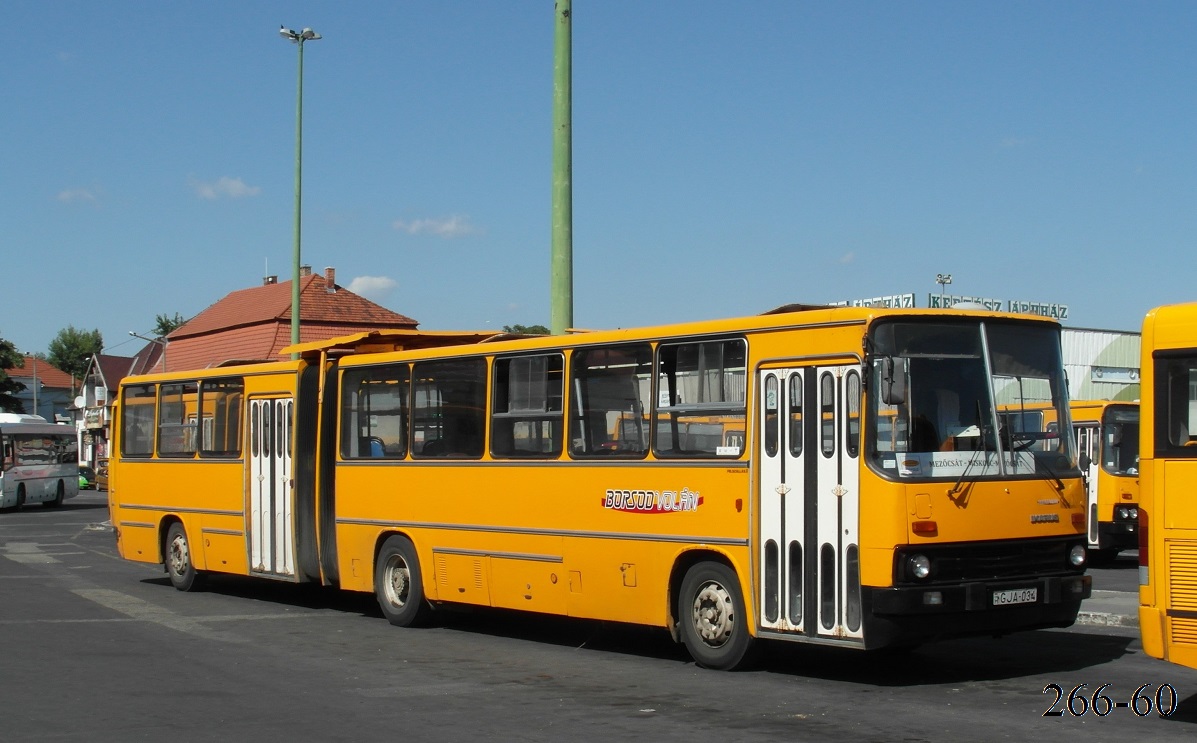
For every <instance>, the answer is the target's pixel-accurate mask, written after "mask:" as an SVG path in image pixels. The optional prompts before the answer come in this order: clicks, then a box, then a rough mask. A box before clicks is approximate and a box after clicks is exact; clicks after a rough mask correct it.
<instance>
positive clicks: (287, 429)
mask: <svg viewBox="0 0 1197 743" xmlns="http://www.w3.org/2000/svg"><path fill="white" fill-rule="evenodd" d="M294 409H295V401H294V399H293V398H290V397H275V398H260V399H253V400H250V403H249V416H250V419H249V431H250V448H249V508H250V513H249V521H250V523H249V557H250V570H251V571H252V572H254V573H266V574H269V575H286V576H292V575H294V574H295V526H294V520H293V519H292V513H291V505H292V493H291V490H292V487H291V478H292V474H291V451H292V449H291V447H292V439H293V424H292V420H293V418H292V416H293V412H294Z"/></svg>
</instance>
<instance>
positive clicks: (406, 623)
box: [374, 535, 430, 627]
mask: <svg viewBox="0 0 1197 743" xmlns="http://www.w3.org/2000/svg"><path fill="white" fill-rule="evenodd" d="M374 595H375V596H376V597H377V598H378V605H379V606H380V607H381V608H382V614H383V616H385V617H386V618H387V621H388V622H390V623H391V624H393V625H395V626H396V627H416V626H419V625H420V624H422V623H423V622H424V620H425V619H426V618H427V616H428V611H429V609H430V607H429V606H428V603H427V602H426V601H425V600H424V582H423V579H422V578H421V576H420V562H419V560H418V558H417V557H416V547H415V545H413V544H412V543H411V540H410V539H408V538H407V537H401V536H398V535H395V536H393V537H390V538H388V539H387V541H385V542H383V544H382V549H381V550H379V552H378V560H377V561H376V562H375V563H374Z"/></svg>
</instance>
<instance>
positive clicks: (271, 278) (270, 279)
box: [262, 276, 278, 286]
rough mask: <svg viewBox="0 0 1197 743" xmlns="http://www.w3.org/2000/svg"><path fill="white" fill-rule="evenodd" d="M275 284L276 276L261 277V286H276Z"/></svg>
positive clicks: (276, 281)
mask: <svg viewBox="0 0 1197 743" xmlns="http://www.w3.org/2000/svg"><path fill="white" fill-rule="evenodd" d="M277 283H278V277H277V276H263V277H262V286H270V285H271V284H277Z"/></svg>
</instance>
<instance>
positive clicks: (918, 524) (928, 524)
mask: <svg viewBox="0 0 1197 743" xmlns="http://www.w3.org/2000/svg"><path fill="white" fill-rule="evenodd" d="M910 530H911V531H913V532H914V533H915V534H922V535H923V536H925V537H933V536H935V535H936V534H938V533H939V524H937V523H935V522H934V521H915V522H914V523H912V524H911V525H910Z"/></svg>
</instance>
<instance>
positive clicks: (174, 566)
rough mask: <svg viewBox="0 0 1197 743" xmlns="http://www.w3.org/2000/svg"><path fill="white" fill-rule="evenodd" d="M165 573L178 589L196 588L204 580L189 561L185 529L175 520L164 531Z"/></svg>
mask: <svg viewBox="0 0 1197 743" xmlns="http://www.w3.org/2000/svg"><path fill="white" fill-rule="evenodd" d="M166 573H167V575H169V576H170V583H171V585H173V586H174V587H175V588H177V589H178V590H180V591H195V590H198V589H199V588H200V586H201V585H202V584H203V582H204V574H203V573H201V572H200V571H198V570H196V569H195V564H194V563H192V561H191V543H190V542H188V541H187V530H186V529H184V528H183V525H182V524H180V523H179V522H177V521H176V522H175V523H173V524H171V525H170V530H169V531H167V532H166Z"/></svg>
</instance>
